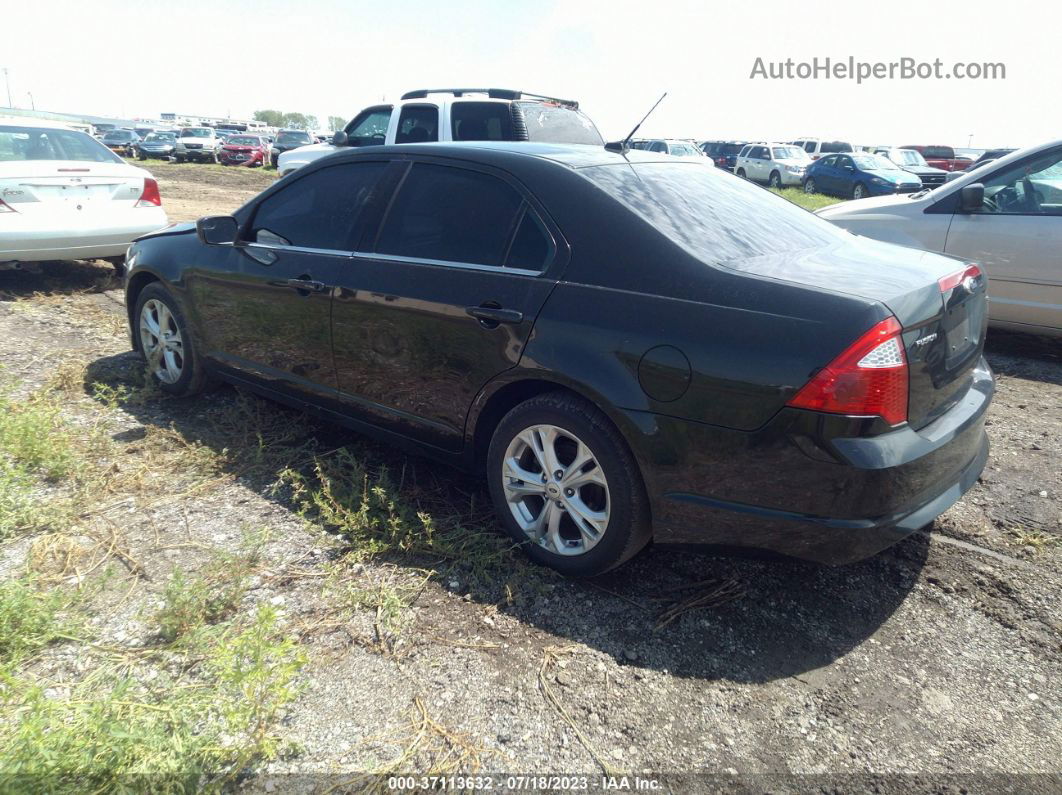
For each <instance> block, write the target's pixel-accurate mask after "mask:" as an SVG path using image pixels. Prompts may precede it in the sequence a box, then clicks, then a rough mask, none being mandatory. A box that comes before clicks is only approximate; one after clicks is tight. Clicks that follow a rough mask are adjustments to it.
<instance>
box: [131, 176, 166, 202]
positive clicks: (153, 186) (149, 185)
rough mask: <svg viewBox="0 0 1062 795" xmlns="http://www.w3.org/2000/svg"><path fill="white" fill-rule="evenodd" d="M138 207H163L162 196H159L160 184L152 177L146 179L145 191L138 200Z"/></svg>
mask: <svg viewBox="0 0 1062 795" xmlns="http://www.w3.org/2000/svg"><path fill="white" fill-rule="evenodd" d="M134 206H136V207H161V206H162V196H160V195H159V183H157V182H156V181H155V180H153V179H152V178H151V177H145V178H144V191H143V193H141V194H140V198H139V199H137V201H136V204H135V205H134Z"/></svg>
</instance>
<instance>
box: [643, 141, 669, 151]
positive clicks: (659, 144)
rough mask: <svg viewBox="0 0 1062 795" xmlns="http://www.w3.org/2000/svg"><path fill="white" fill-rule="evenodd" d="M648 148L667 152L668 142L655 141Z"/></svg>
mask: <svg viewBox="0 0 1062 795" xmlns="http://www.w3.org/2000/svg"><path fill="white" fill-rule="evenodd" d="M648 148H649V151H650V152H667V144H665V143H664V142H663V141H653V142H652V143H651V144H649V147H648Z"/></svg>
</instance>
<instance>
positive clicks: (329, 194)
mask: <svg viewBox="0 0 1062 795" xmlns="http://www.w3.org/2000/svg"><path fill="white" fill-rule="evenodd" d="M130 254H131V260H132V262H131V267H130V271H129V276H128V280H127V288H126V298H127V302H128V308H129V322H130V327H131V332H132V339H133V345H134V347H135V348H136V349H137V350H139V351H140V352H141V353H142V354H143V355H144V357H145V358H146V360H147V362H148V368H149V370H150V372H152V373H153V374H154V377H155V378H156V379H157V380H158V382H159V384H160V386H161V388H162V389H163V390H164V391H166V392H169V393H171V394H174V395H193V394H195V393H197V392H198V391H200V390H201V389H202V388H203V387H204V386H205V385H206V384H207V383H208V381H210V380H212V379H220V380H224V381H228V382H231V383H233V384H237V385H241V386H245V387H248V388H250V389H253V390H256V391H258V392H260V393H262V394H263V395H266V396H268V397H271V398H275V399H277V400H280V401H283V402H287V403H290V404H294V405H297V406H301V407H305V408H309V409H312V410H314V411H315V412H318V413H320V414H322V415H323V416H325V417H327V418H330V419H332V420H335V421H337V422H340V423H343V424H346V425H348V426H351V427H353V428H355V429H358V430H361V431H363V432H366V433H370V434H373V435H376V436H378V437H381V438H383V439H384V440H387V441H390V442H392V443H394V444H396V445H401V446H404V447H409V448H413V449H416V450H419V451H421V452H424V453H428V454H430V455H432V456H435V457H437V458H440V459H443V460H445V461H448V462H450V463H453V464H457V465H461V466H464V467H467V468H470V469H473V470H475V471H477V472H479V473H482V474H483V476H484V477H485V478H486V479H487V483H488V486H489V491H490V494H491V497H492V499H493V502H494V506H495V508H496V510H497V514H498V518H499V521H500V524H501V526H502V527H503V528H504V529H505V531H506V532H507V533H508V534H509V535H511V536H512V537H513V538H514V539H516V540H517V541H519V542H522V543H523V544H524V546H525V548H526V549H527V550H528V552H529V554H530V555H531V556H532V557H533V558H534V559H535V560H537V561H539V562H541V563H544V564H547V565H550V566H553V567H554V568H556V569H558V570H560V571H562V572H564V573H566V574H570V575H593V574H597V573H599V572H602V571H605V570H607V569H610V568H612V567H615V566H617V565H619V564H621V563H623V562H624V561H626V560H627V559H629V558H630V557H631V556H633V555H634V554H635V553H637V552H638V550H640V549H641V548H642V547H644V546H645V544H646V543H647V542H648V541H649V540H650V539H651V538H655V539H656V540H657V541H660V542H669V541H674V542H684V543H689V542H700V543H709V544H713V545H725V546H737V547H746V548H757V549H762V550H771V551H774V552H780V553H784V554H788V555H792V556H796V557H800V558H804V559H809V560H814V561H821V562H825V563H845V562H849V561H854V560H858V559H861V558H865V557H867V556H869V555H872V554H874V553H876V552H878V551H879V550H881V549H884V548H885V547H888V546H889V545H891V544H893V543H895V542H896V541H898V540H899V539H901V538H903V537H904V536H905V535H907V534H909V533H911V532H913V531H915V530H917V529H919V528H921V527H923V526H925V525H926V524H928V523H930V522H931V521H932V520H933V519H934V518H935V517H936V516H938V515H939V514H940V513H941V512H943V511H944V510H945V509H947V508H948V507H949V506H950V505H952V504H953V503H954V502H955V501H956V500H958V499H959V497H960V496H961V495H962V494H963V492H965V491H966V490H967V489H968V488H969V487H970V486H971V485H972V484H973V483H974V481H975V480H976V479H977V477H978V475H979V474H980V472H981V470H982V468H983V467H984V463H985V459H986V456H987V454H988V442H987V438H986V436H985V432H984V420H985V412H986V410H987V408H988V405H989V402H990V400H991V397H992V392H993V380H992V375H991V373H990V371H989V368H988V366H987V365H986V363H985V361H984V359H983V358H982V345H983V339H984V333H985V277H984V274H983V273H982V272H981V271H980V269H979V268H978V266H977V265H975V264H972V263H967V262H963V261H961V260H955V259H952V258H950V257H946V256H943V255H940V254H933V253H929V252H922V251H916V250H913V249H908V248H901V247H898V246H894V245H891V244H887V243H880V242H875V241H871V240H866V239H863V238H858V237H855V236H853V235H851V234H849V233H847V232H845V231H843V230H841V229H838V228H836V227H834V226H832V225H831V224H828V223H826V222H825V221H822V220H821V219H819V218H817V217H815V216H814V215H812V214H810V213H808V212H806V211H804V210H802V209H800V208H798V207H796V206H795V205H792V204H790V203H789V202H787V201H786V200H785V199H782V198H780V197H778V196H775V195H773V194H771V193H770V192H768V191H765V190H763V189H762V188H759V187H757V186H755V185H752V184H750V183H748V182H746V181H744V180H741V179H738V178H736V177H734V176H732V175H730V174H727V173H725V172H723V171H721V170H720V169H715V168H707V167H705V166H704V164H703V163H697V162H694V161H684V160H680V159H677V158H672V157H668V156H667V155H659V154H653V153H647V152H622V151H607V150H606V149H605V148H601V147H589V146H562V145H546V144H534V143H485V142H479V143H471V142H469V143H436V144H403V145H401V146H383V147H373V148H372V149H371V150H370V149H362V150H347V151H342V152H338V153H336V154H334V155H332V156H329V157H326V158H322V159H320V160H317V161H315V162H313V163H311V164H310V165H308V166H306V167H305V168H303V169H300V170H299V171H297V172H296V173H295V174H294V175H293V176H292V177H290V178H288V179H285V180H282V181H280V182H278V183H276V184H275V185H273V186H272V187H270V188H269V189H268V190H266V191H265V192H263V193H262V194H261V195H259V196H258V197H257V198H255V199H253V200H252V201H250V202H249V203H248V204H246V205H245V206H244V207H242V208H240V209H239V210H238V211H237V212H236V213H235V214H234V215H233V216H214V217H209V218H203V219H200V221H199V222H198V223H197V224H196V225H182V226H177V227H172V228H170V229H168V230H165V231H162V232H158V233H155V234H152V235H149V236H147V237H144V238H141V239H140V240H139V241H138V242H136V243H135V244H134V245H133V247H132V248H131V252H130Z"/></svg>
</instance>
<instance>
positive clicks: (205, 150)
mask: <svg viewBox="0 0 1062 795" xmlns="http://www.w3.org/2000/svg"><path fill="white" fill-rule="evenodd" d="M224 145H225V139H224V138H222V137H221V136H219V135H218V132H217V130H215V129H214V128H213V127H185V128H183V129H182V130H181V131H180V132H178V133H177V145H176V148H175V149H174V151H173V156H174V158H175V159H176V160H177V162H178V163H183V162H185V161H186V160H195V161H196V162H199V163H217V162H218V153H219V152H220V151H221V147H222V146H224Z"/></svg>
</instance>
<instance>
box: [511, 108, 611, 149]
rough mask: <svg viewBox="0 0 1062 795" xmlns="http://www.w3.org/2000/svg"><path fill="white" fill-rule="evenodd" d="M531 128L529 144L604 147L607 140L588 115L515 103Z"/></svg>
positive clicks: (562, 109) (564, 109)
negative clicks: (535, 142)
mask: <svg viewBox="0 0 1062 795" xmlns="http://www.w3.org/2000/svg"><path fill="white" fill-rule="evenodd" d="M513 104H514V106H515V108H516V109H517V112H518V113H519V114H520V116H521V117H522V118H523V122H524V126H525V127H526V128H527V140H529V141H542V142H544V143H553V144H590V145H591V146H601V145H602V144H604V142H605V141H604V139H603V138H602V137H601V133H599V132H598V131H597V127H595V126H594V123H593V122H592V121H590V119H589V118H587V116H586V114H584V113H582V112H581V111H578V110H574V109H572V108H566V107H564V106H563V105H554V104H551V103H544V102H515V103H513Z"/></svg>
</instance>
